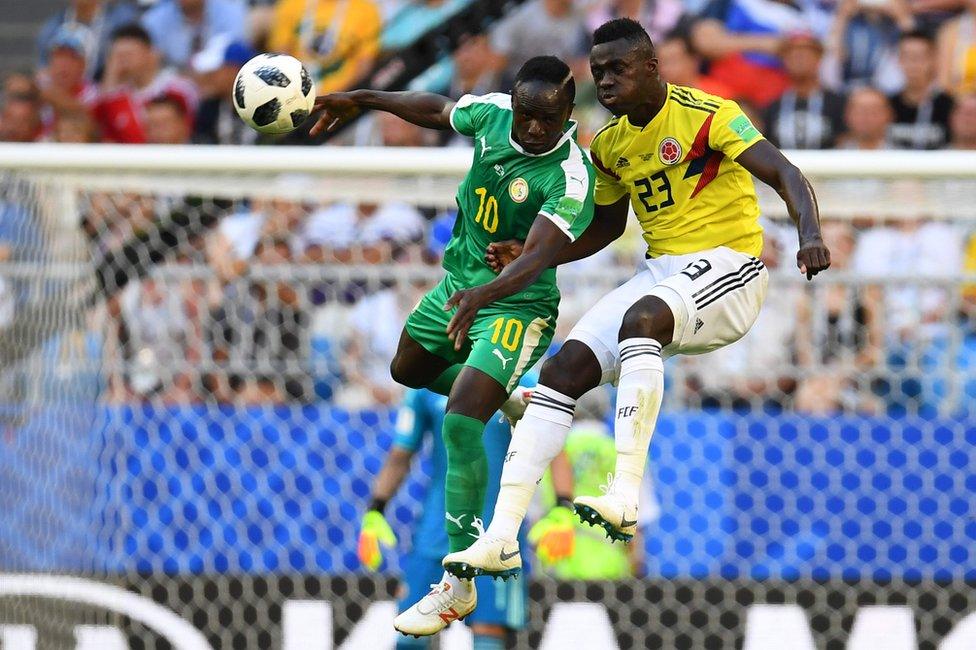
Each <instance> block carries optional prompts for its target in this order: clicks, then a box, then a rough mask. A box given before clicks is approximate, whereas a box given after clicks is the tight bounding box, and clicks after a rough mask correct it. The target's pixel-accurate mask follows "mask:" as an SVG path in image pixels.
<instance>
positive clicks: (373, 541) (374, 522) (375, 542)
mask: <svg viewBox="0 0 976 650" xmlns="http://www.w3.org/2000/svg"><path fill="white" fill-rule="evenodd" d="M396 543H397V538H396V535H394V534H393V529H392V528H390V524H389V523H387V521H386V517H384V516H383V513H382V512H380V511H379V510H370V511H369V512H367V513H366V514H365V515H363V523H362V525H361V526H360V529H359V547H358V548H357V555H359V561H360V562H362V563H363V566H364V567H366V568H367V569H369V570H370V571H376V570H377V569H378V568H380V564H382V562H383V550H382V548H381V546H385V547H386V548H393V547H394V546H396Z"/></svg>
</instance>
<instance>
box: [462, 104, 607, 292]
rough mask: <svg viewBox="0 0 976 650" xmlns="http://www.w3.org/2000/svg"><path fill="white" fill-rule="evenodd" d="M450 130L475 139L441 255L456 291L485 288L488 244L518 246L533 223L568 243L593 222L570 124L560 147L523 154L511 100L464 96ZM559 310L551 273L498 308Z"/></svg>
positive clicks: (586, 177) (586, 168)
mask: <svg viewBox="0 0 976 650" xmlns="http://www.w3.org/2000/svg"><path fill="white" fill-rule="evenodd" d="M451 126H452V127H453V128H454V130H455V131H457V132H458V133H460V134H461V135H466V136H470V137H472V138H474V145H475V146H474V159H473V161H472V163H471V169H470V170H469V171H468V174H467V176H465V177H464V181H462V183H461V185H460V187H458V191H457V205H458V215H457V220H456V221H455V223H454V231H453V233H452V236H451V241H450V242H449V243H448V245H447V249H446V250H445V251H444V268H445V269H446V270H447V272H448V273H449V274H450V275H451V276H452V277H453V280H454V282H455V283H456V284H458V285H460V286H461V287H462V288H470V287H475V286H479V285H482V284H486V283H487V282H490V281H491V280H493V279H494V278H495V273H494V272H493V271H492V270H491V268H490V267H489V266H488V265H487V264H486V263H485V249H486V248H487V247H488V244H490V243H491V242H496V241H504V240H506V239H521V240H524V239H525V238H526V236H527V235H528V234H529V228H531V227H532V222H533V221H535V219H536V217H537V216H538V215H540V214H541V215H543V216H544V217H546V218H548V219H549V220H551V221H552V222H553V223H554V224H556V226H558V227H559V229H560V230H562V231H563V232H564V233H566V236H567V237H568V238H569V240H570V241H574V240H575V239H576V238H577V237H578V236H579V235H580V234H582V232H583V231H584V230H585V229H586V227H587V226H588V225H589V224H590V221H592V219H593V185H594V182H595V179H596V175H595V174H594V172H593V166H592V164H591V163H590V160H589V157H588V156H586V155H585V154H584V153H583V150H582V149H581V148H580V146H579V145H578V144H577V143H576V140H575V139H574V136H575V133H576V122H572V121H571V122H570V123H569V125H568V128H567V129H566V131H565V132H564V133H563V135H562V137H561V138H560V139H559V142H557V143H556V145H555V146H554V147H553V148H552V149H550V150H549V151H547V152H545V153H542V154H530V153H526V152H525V151H524V150H523V149H522V147H520V146H519V145H518V143H516V142H515V140H514V138H512V98H511V96H510V95H506V94H503V93H491V94H489V95H484V96H476V95H465V96H464V97H462V98H461V99H460V100H458V102H457V104H456V105H455V106H454V109H453V110H452V111H451ZM535 301H543V302H547V301H548V302H551V304H552V307H553V308H555V307H556V306H557V305H558V302H559V290H558V289H557V288H556V271H555V269H546V270H545V271H543V272H542V275H540V276H539V279H538V280H536V282H535V283H534V284H532V285H531V286H529V287H528V288H526V289H525V290H524V291H521V292H519V293H517V294H514V295H512V296H510V297H508V298H505V299H503V300H501V301H499V302H500V303H503V304H505V303H508V304H512V303H524V302H535Z"/></svg>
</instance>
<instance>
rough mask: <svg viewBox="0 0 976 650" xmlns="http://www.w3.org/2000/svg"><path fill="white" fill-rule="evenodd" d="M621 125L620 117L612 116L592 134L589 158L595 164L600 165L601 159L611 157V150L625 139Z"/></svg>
mask: <svg viewBox="0 0 976 650" xmlns="http://www.w3.org/2000/svg"><path fill="white" fill-rule="evenodd" d="M621 127H622V120H621V118H619V117H614V118H613V119H611V120H610V121H609V122H607V123H606V124H604V125H603V126H602V127H600V129H599V130H598V131H597V132H596V133H595V134H593V138H592V139H591V140H590V158H591V159H592V162H593V164H594V165H595V166H597V167H601V165H602V164H603V163H602V162H601V161H603V160H610V159H611V158H613V152H614V151H615V150H616V149H617V148H618V146H619V145H620V144H621V142H622V141H626V139H627V138H626V132H625V131H624V130H623V129H622V128H621Z"/></svg>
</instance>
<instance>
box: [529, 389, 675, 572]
mask: <svg viewBox="0 0 976 650" xmlns="http://www.w3.org/2000/svg"><path fill="white" fill-rule="evenodd" d="M611 403H612V402H611V400H610V395H609V391H608V390H607V389H606V388H605V387H600V388H596V389H594V390H591V391H590V392H589V393H587V394H585V395H583V396H582V397H581V398H580V400H579V402H578V403H577V405H576V419H575V420H574V422H573V428H572V429H571V430H570V432H569V436H568V437H567V438H566V446H565V447H563V451H562V452H561V453H560V455H559V456H557V458H563V459H565V460H564V462H566V463H568V464H569V466H570V468H571V470H572V473H573V476H572V485H573V486H574V489H575V491H576V493H577V494H599V493H600V489H601V488H603V487H606V484H607V482H608V481H609V476H610V475H611V474H612V473H613V470H614V466H615V463H616V458H617V449H616V445H615V443H614V438H613V431H612V430H611V429H610V427H609V426H608V425H607V414H608V412H609V411H610V407H611ZM553 467H554V468H555V467H556V462H555V461H553ZM562 482H565V480H564V479H561V483H560V485H562ZM540 487H541V490H540V491H539V494H540V496H541V497H542V500H543V503H542V505H543V507H547V506H553V505H558V503H559V502H560V501H561V500H560V499H557V498H556V492H555V490H554V488H553V477H552V472H550V471H547V472H546V474H545V476H544V477H543V479H542V483H541V486H540ZM640 502H641V504H642V508H641V510H640V512H639V516H638V522H637V526H638V532H637V534H636V535H634V539H633V540H631V543H630V544H608V543H607V540H606V538H607V534H606V532H605V531H604V530H603V529H602V528H600V527H594V526H593V524H592V523H589V524H586V523H583V521H581V520H579V519H577V518H575V517H574V518H573V523H574V528H575V531H574V535H573V536H572V540H573V544H572V546H570V547H569V549H567V551H568V552H564V553H562V554H560V555H558V556H556V557H555V558H550V557H548V556H547V555H546V553H545V552H544V550H543V545H542V544H541V543H540V546H539V549H538V553H537V555H538V558H539V562H540V564H541V569H542V570H543V572H544V573H547V574H549V575H552V576H553V577H555V578H559V579H560V580H621V579H624V578H632V577H641V576H643V575H644V573H645V572H646V567H645V566H644V544H643V540H642V539H641V531H642V530H643V529H644V528H645V527H646V526H647V525H648V524H650V523H651V522H653V521H654V520H655V519H657V516H658V512H659V509H658V504H657V499H656V498H655V496H654V491H653V489H652V487H651V481H650V478H649V475H648V474H645V475H644V481H643V483H642V485H641V497H640ZM544 525H545V520H543V521H540V522H539V523H538V524H536V526H535V527H534V528H533V529H532V531H531V532H530V533H529V541H530V542H532V543H533V544H535V543H537V537H538V536H539V535H540V533H541V532H543V531H542V530H541V529H542V527H543V526H544Z"/></svg>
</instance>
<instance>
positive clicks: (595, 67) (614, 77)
mask: <svg viewBox="0 0 976 650" xmlns="http://www.w3.org/2000/svg"><path fill="white" fill-rule="evenodd" d="M590 72H592V73H593V82H594V83H595V84H596V92H597V99H598V100H599V101H600V103H601V104H603V107H604V108H606V109H607V110H608V111H610V112H611V113H613V114H614V115H623V114H624V113H627V112H628V111H630V110H633V109H634V108H636V107H637V106H640V105H641V104H645V103H647V102H649V101H651V99H652V97H651V94H652V93H653V88H654V84H652V83H651V82H652V81H654V80H656V79H657V77H658V74H657V59H656V58H655V57H653V56H650V55H649V53H648V52H647V50H646V49H645V48H643V47H641V46H638V45H634V44H633V43H630V42H628V41H626V40H623V39H619V40H616V41H611V42H609V43H601V44H599V45H594V46H593V49H592V50H590Z"/></svg>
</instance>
